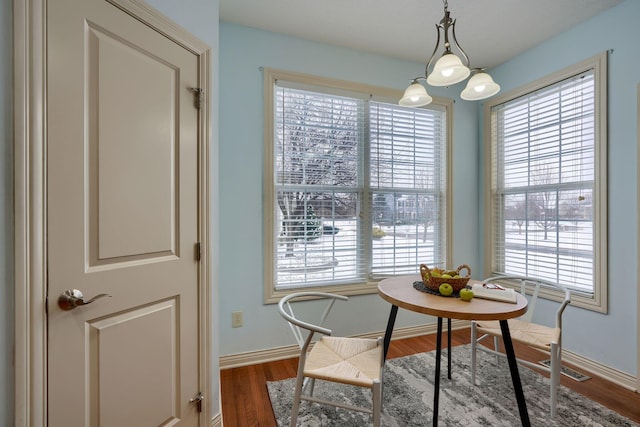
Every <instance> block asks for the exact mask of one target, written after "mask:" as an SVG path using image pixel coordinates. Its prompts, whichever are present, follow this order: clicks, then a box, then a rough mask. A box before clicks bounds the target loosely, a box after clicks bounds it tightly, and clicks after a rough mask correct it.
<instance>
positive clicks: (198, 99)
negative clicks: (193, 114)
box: [191, 87, 204, 109]
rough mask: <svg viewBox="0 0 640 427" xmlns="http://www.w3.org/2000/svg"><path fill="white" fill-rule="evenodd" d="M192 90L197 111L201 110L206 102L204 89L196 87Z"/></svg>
mask: <svg viewBox="0 0 640 427" xmlns="http://www.w3.org/2000/svg"><path fill="white" fill-rule="evenodd" d="M191 90H193V93H194V95H195V101H194V105H195V107H196V108H197V109H200V107H202V103H203V102H204V89H201V88H199V87H194V88H191Z"/></svg>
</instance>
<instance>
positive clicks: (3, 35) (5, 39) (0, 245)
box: [0, 0, 14, 426]
mask: <svg viewBox="0 0 640 427" xmlns="http://www.w3.org/2000/svg"><path fill="white" fill-rule="evenodd" d="M12 46H13V26H12V6H11V0H2V1H1V2H0V100H2V101H1V102H0V200H2V204H1V205H0V425H5V426H10V425H12V424H13V362H12V360H13V358H12V356H11V355H12V354H13V296H14V293H13V103H12V99H13V59H12V55H13V47H12Z"/></svg>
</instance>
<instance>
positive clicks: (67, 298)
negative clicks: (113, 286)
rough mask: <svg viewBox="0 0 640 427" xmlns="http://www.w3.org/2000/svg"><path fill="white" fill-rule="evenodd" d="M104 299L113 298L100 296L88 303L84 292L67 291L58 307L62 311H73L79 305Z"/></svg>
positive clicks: (61, 296)
mask: <svg viewBox="0 0 640 427" xmlns="http://www.w3.org/2000/svg"><path fill="white" fill-rule="evenodd" d="M104 297H111V295H107V294H99V295H96V296H95V297H93V298H91V299H90V300H88V301H87V300H85V299H84V295H82V292H80V291H79V290H78V289H67V290H66V291H64V292H63V293H61V294H60V296H59V297H58V305H59V306H60V308H61V309H63V310H65V311H69V310H73V309H74V308H76V307H77V306H79V305H87V304H91V303H92V302H94V301H95V300H97V299H100V298H104Z"/></svg>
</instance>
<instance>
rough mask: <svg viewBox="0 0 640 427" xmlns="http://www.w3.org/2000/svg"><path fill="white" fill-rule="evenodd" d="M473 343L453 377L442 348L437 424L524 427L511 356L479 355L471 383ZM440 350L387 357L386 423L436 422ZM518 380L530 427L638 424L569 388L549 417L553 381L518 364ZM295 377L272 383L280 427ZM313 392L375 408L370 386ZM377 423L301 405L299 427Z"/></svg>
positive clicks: (456, 356) (319, 387) (460, 351)
mask: <svg viewBox="0 0 640 427" xmlns="http://www.w3.org/2000/svg"><path fill="white" fill-rule="evenodd" d="M470 348H471V347H470V346H469V345H463V346H456V347H454V348H453V350H452V364H453V366H452V379H451V380H449V379H447V363H446V354H447V353H446V350H443V352H442V371H441V372H442V378H441V380H440V405H439V406H440V408H439V416H438V420H439V423H438V425H439V426H456V427H458V426H491V427H497V426H505V427H506V426H519V425H521V423H520V418H519V413H518V405H517V402H516V399H515V395H514V392H513V384H512V382H511V375H510V373H509V367H508V365H507V362H506V360H505V359H503V358H500V359H499V360H498V362H496V358H495V357H493V356H490V355H488V354H486V353H484V352H478V370H477V372H476V380H477V382H478V385H477V386H474V385H472V384H471V368H470V361H471V353H470ZM434 370H435V351H432V352H429V353H423V354H417V355H412V356H406V357H402V358H398V359H390V360H388V361H387V364H386V366H385V372H384V397H383V408H384V412H383V415H382V425H383V426H391V427H395V426H398V427H400V426H407V427H408V426H430V425H432V417H433V411H432V407H433V381H434V377H433V376H434ZM519 371H520V377H521V380H522V386H523V389H524V393H525V398H526V401H527V409H528V413H529V418H530V420H531V425H532V426H562V427H573V426H590V427H608V426H611V427H613V426H616V427H619V426H636V427H638V426H639V425H638V424H636V423H634V422H632V421H630V420H629V419H627V418H625V417H623V416H621V415H619V414H617V413H616V412H613V411H611V410H610V409H608V408H606V407H604V406H602V405H600V404H598V403H596V402H594V401H592V400H590V399H587V398H586V397H584V396H582V395H581V394H578V393H576V392H574V391H572V390H570V389H568V388H566V387H564V386H560V388H559V390H558V414H557V415H556V417H555V418H554V419H551V418H550V417H549V380H548V379H547V378H546V377H544V376H542V375H540V374H539V373H536V372H535V371H533V370H532V369H529V368H527V367H523V366H520V367H519ZM294 381H295V380H294V379H287V380H283V381H276V382H268V383H267V388H268V390H269V397H270V399H271V405H272V407H273V412H274V414H275V416H276V420H277V421H278V425H279V426H288V425H289V422H290V419H291V402H292V399H293V389H294ZM314 395H315V396H318V397H324V398H329V399H341V400H343V401H346V402H348V403H351V404H354V405H364V406H366V407H370V405H371V393H370V392H369V390H368V389H362V388H359V387H351V386H344V385H336V384H332V383H326V382H321V381H317V382H316V387H315V392H314ZM370 424H371V416H370V415H368V414H364V413H359V412H354V411H347V410H344V409H337V408H334V407H330V406H321V405H318V404H315V403H311V402H306V401H305V402H302V404H301V405H300V412H299V415H298V425H299V426H309V427H311V426H332V427H334V426H340V427H348V426H354V427H362V426H366V425H370Z"/></svg>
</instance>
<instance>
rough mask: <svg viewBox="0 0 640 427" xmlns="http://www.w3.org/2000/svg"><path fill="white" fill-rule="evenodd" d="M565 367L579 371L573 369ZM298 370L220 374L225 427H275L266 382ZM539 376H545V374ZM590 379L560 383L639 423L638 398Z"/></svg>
mask: <svg viewBox="0 0 640 427" xmlns="http://www.w3.org/2000/svg"><path fill="white" fill-rule="evenodd" d="M446 342H447V335H446V333H445V334H443V345H444V346H446ZM469 342H470V332H469V329H460V330H456V331H453V332H452V334H451V343H452V345H454V346H457V345H463V344H468V343H469ZM514 347H515V351H516V354H517V355H518V357H521V358H524V359H527V360H530V361H535V362H538V361H539V360H543V359H545V358H546V357H545V355H544V354H543V353H541V352H539V351H536V350H533V349H530V348H529V347H526V346H522V345H519V344H518V343H514ZM435 348H436V339H435V334H430V335H424V336H420V337H415V338H405V339H400V340H395V341H392V342H391V345H390V347H389V353H388V358H390V359H392V358H396V357H403V356H408V355H411V354H416V353H422V352H427V351H432V350H435ZM568 366H570V367H571V368H573V369H575V370H577V371H580V369H579V368H577V367H575V366H571V365H568ZM297 367H298V360H297V359H296V358H294V359H286V360H278V361H275V362H268V363H261V364H256V365H251V366H244V367H239V368H231V369H226V370H222V371H221V372H220V390H221V395H222V397H221V399H222V416H223V421H224V425H225V427H256V426H258V427H276V426H277V424H276V421H275V418H274V415H273V411H272V409H271V401H270V400H269V393H268V392H267V381H279V380H282V379H285V378H293V377H295V376H296V370H297ZM541 373H542V374H543V375H545V376H548V375H547V374H546V373H545V372H541ZM590 376H591V377H592V378H591V379H590V380H587V381H583V382H579V381H575V380H572V379H571V378H568V377H566V376H564V375H562V376H561V377H562V378H561V383H562V385H564V386H566V387H568V388H570V389H572V390H574V391H576V392H578V393H580V394H582V395H584V396H586V397H588V398H590V399H592V400H594V401H597V402H599V403H601V404H602V405H604V406H606V407H608V408H610V409H612V410H614V411H616V412H618V413H619V414H621V415H624V416H625V417H627V418H629V419H631V420H632V421H634V422H636V423H640V394H638V393H634V392H633V391H630V390H627V389H625V388H624V387H622V386H619V385H617V384H615V383H612V382H611V381H607V380H605V379H603V378H600V377H597V376H593V375H590Z"/></svg>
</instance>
